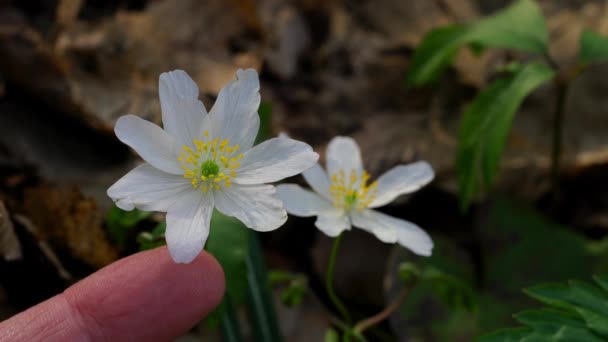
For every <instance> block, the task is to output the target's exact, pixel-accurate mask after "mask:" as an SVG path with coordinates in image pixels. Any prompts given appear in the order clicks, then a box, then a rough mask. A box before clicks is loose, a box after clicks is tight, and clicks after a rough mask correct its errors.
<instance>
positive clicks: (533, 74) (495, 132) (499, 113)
mask: <svg viewBox="0 0 608 342" xmlns="http://www.w3.org/2000/svg"><path fill="white" fill-rule="evenodd" d="M554 75H555V72H554V71H553V70H552V69H550V68H549V67H547V66H545V65H544V64H537V63H530V64H527V65H525V66H523V67H521V68H520V69H519V70H517V71H516V72H515V73H514V74H513V75H512V76H510V77H508V78H503V79H498V80H496V81H494V82H493V83H492V84H491V85H490V86H489V87H488V88H486V89H485V90H483V91H482V92H481V93H480V94H479V95H478V96H477V97H476V98H475V100H474V101H473V103H471V105H470V106H469V107H468V109H467V110H466V112H465V113H464V117H463V118H462V121H461V124H460V130H459V140H458V151H457V157H456V168H457V171H458V182H459V188H460V189H459V192H460V194H459V195H460V203H461V207H462V209H466V208H468V207H469V205H470V203H471V201H472V200H473V198H474V196H475V195H476V194H477V193H479V192H480V190H481V189H482V188H485V187H488V186H489V185H490V184H491V183H492V181H493V179H494V177H495V175H496V173H497V171H498V166H499V162H500V157H501V155H502V151H503V149H504V147H505V144H506V140H507V136H508V133H509V131H510V128H511V122H512V121H513V117H514V115H515V112H516V111H517V109H518V108H519V106H520V104H521V102H522V101H523V100H524V98H525V97H526V96H527V95H528V94H530V93H531V92H532V91H533V90H534V89H536V88H537V87H539V86H540V85H541V84H543V83H545V82H547V81H548V80H550V79H551V78H552V77H553V76H554Z"/></svg>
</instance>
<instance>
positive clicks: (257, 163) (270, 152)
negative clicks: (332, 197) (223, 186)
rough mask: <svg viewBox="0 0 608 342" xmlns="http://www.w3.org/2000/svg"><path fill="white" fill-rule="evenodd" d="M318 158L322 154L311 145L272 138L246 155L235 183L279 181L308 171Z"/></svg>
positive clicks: (238, 170) (237, 171)
mask: <svg viewBox="0 0 608 342" xmlns="http://www.w3.org/2000/svg"><path fill="white" fill-rule="evenodd" d="M318 159H319V155H318V154H317V153H315V152H313V151H312V148H311V147H310V146H309V145H308V144H305V143H303V142H301V141H297V140H293V139H289V138H272V139H270V140H266V141H264V142H263V143H261V144H259V145H257V146H255V147H253V148H252V149H251V150H249V151H247V152H245V154H244V156H243V159H242V160H241V167H240V168H238V169H236V170H235V171H236V173H237V176H236V177H235V178H234V180H233V181H234V182H235V183H239V184H261V183H269V182H276V181H278V180H281V179H283V178H285V177H290V176H294V175H297V174H298V173H300V172H302V171H304V170H306V169H308V168H309V167H311V166H313V165H314V164H315V163H316V162H317V160H318Z"/></svg>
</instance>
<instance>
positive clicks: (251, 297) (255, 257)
mask: <svg viewBox="0 0 608 342" xmlns="http://www.w3.org/2000/svg"><path fill="white" fill-rule="evenodd" d="M249 235H250V238H249V253H248V254H247V259H246V261H247V282H248V285H249V286H248V287H247V309H248V312H249V319H250V321H251V330H252V333H253V340H254V341H266V342H273V341H281V335H280V333H279V326H278V321H277V317H276V313H275V311H274V304H273V301H272V293H271V291H270V287H269V286H268V274H267V272H266V266H265V265H264V257H263V254H262V248H261V246H260V242H259V240H258V237H257V235H256V233H255V231H253V230H249Z"/></svg>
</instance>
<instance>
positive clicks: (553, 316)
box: [515, 309, 585, 328]
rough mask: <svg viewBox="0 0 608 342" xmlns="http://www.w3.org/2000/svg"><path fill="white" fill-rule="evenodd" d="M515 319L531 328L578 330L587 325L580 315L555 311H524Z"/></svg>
mask: <svg viewBox="0 0 608 342" xmlns="http://www.w3.org/2000/svg"><path fill="white" fill-rule="evenodd" d="M515 318H516V319H517V320H518V321H519V322H520V323H522V324H524V325H527V326H530V327H537V328H543V327H546V326H555V325H557V326H565V325H568V326H572V327H577V328H585V324H584V323H583V322H581V320H580V317H579V316H578V315H575V314H572V313H568V312H567V311H559V310H555V309H540V310H527V311H522V312H520V313H518V314H516V315H515Z"/></svg>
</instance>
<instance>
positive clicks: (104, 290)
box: [64, 246, 225, 341]
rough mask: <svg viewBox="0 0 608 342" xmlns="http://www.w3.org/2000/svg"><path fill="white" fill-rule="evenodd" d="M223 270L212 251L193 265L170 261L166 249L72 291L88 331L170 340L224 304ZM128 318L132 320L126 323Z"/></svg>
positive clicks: (126, 337) (119, 337) (116, 267)
mask: <svg viewBox="0 0 608 342" xmlns="http://www.w3.org/2000/svg"><path fill="white" fill-rule="evenodd" d="M224 290H225V280H224V271H223V270H222V267H221V266H220V264H219V263H218V262H217V260H216V259H215V258H214V257H213V256H212V255H211V254H209V253H207V252H202V253H201V254H199V255H198V256H197V257H196V258H195V259H194V260H193V261H192V262H191V263H189V264H178V263H175V262H174V261H173V259H171V256H170V255H169V251H168V249H167V247H165V246H163V247H159V248H156V249H154V250H150V251H145V252H140V253H137V254H135V255H132V256H129V257H127V258H125V259H122V260H120V261H118V262H116V263H114V264H112V265H110V266H108V267H106V268H104V269H102V270H101V271H99V272H97V273H95V274H94V275H92V276H91V277H89V278H87V279H85V280H83V281H82V282H80V283H78V284H76V285H75V286H73V287H72V288H70V289H68V290H67V291H66V292H65V293H64V296H65V297H66V299H67V300H68V302H69V303H70V305H72V306H74V307H77V308H78V312H79V313H80V314H81V316H82V317H83V319H84V326H85V327H91V326H92V327H94V329H88V330H89V331H93V335H95V336H101V337H103V338H105V339H109V340H113V341H114V340H116V341H123V340H170V339H173V338H175V337H177V336H179V335H180V334H182V333H184V332H185V331H187V330H188V329H190V328H191V327H192V326H194V325H195V324H196V323H198V322H200V321H201V320H202V319H203V318H204V317H205V316H206V315H208V314H209V313H210V312H211V311H213V310H214V309H215V308H216V307H217V306H218V305H219V304H220V302H221V300H222V297H223V295H224ZM124 317H129V319H124Z"/></svg>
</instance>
